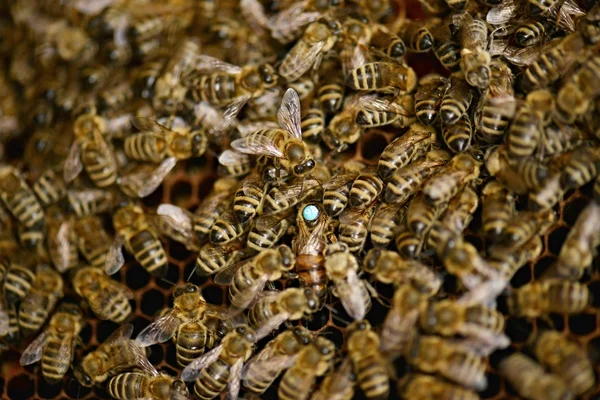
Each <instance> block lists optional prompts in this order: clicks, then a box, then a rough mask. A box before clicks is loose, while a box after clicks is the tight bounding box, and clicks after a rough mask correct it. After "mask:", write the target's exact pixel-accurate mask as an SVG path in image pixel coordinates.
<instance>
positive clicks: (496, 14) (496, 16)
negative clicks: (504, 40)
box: [486, 1, 519, 25]
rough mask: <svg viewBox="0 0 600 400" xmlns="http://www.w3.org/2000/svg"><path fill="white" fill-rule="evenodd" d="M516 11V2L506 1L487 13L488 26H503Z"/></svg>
mask: <svg viewBox="0 0 600 400" xmlns="http://www.w3.org/2000/svg"><path fill="white" fill-rule="evenodd" d="M518 11H519V3H518V2H516V1H506V2H503V3H502V4H500V5H499V6H497V7H493V8H492V9H491V10H490V11H488V13H487V17H486V20H487V23H488V24H490V25H505V24H507V23H508V22H509V21H510V20H511V19H513V18H514V17H515V16H516V15H517V13H518Z"/></svg>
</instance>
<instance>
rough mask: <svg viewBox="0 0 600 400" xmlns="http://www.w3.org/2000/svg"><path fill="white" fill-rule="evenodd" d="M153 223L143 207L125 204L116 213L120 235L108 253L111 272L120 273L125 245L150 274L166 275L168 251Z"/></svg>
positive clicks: (114, 221)
mask: <svg viewBox="0 0 600 400" xmlns="http://www.w3.org/2000/svg"><path fill="white" fill-rule="evenodd" d="M150 223H151V222H150V219H149V217H148V216H147V215H146V214H145V213H144V211H143V210H142V209H141V207H139V206H137V205H134V204H129V205H125V206H123V207H121V208H119V209H118V210H117V211H116V212H115V214H114V215H113V225H114V227H115V231H116V232H117V234H116V236H115V239H114V241H113V243H112V244H111V246H110V248H109V251H108V254H107V256H106V263H105V270H106V273H107V274H108V275H112V274H114V273H115V272H117V271H118V270H119V269H120V268H121V267H122V266H123V264H124V262H125V259H124V257H123V253H122V248H121V247H122V246H123V244H124V245H125V247H126V249H127V251H128V252H129V253H131V254H133V256H134V257H135V259H136V261H137V262H139V263H140V265H141V266H142V267H144V269H146V271H148V272H149V273H150V274H153V275H155V276H164V275H165V274H166V273H167V269H168V267H169V264H168V261H167V254H166V253H165V250H164V248H163V246H162V244H161V242H160V240H159V239H158V237H157V235H156V233H155V229H154V228H153V227H151V225H150Z"/></svg>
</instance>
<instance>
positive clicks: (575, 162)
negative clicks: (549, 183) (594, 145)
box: [560, 148, 598, 189]
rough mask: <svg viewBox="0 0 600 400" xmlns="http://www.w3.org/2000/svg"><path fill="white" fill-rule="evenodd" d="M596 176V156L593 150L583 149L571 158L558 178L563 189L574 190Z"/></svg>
mask: <svg viewBox="0 0 600 400" xmlns="http://www.w3.org/2000/svg"><path fill="white" fill-rule="evenodd" d="M597 175H598V156H597V155H596V150H595V149H588V148H583V149H581V150H579V151H576V152H575V154H573V156H572V157H571V159H570V160H569V162H568V163H567V165H566V166H565V168H564V170H563V171H562V176H561V178H560V183H561V185H562V187H563V189H575V188H578V187H581V186H583V185H585V184H586V183H588V182H590V181H591V180H592V179H594V177H596V176H597Z"/></svg>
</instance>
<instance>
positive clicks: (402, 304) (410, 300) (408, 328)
mask: <svg viewBox="0 0 600 400" xmlns="http://www.w3.org/2000/svg"><path fill="white" fill-rule="evenodd" d="M428 298H429V294H427V293H423V292H421V291H420V290H419V289H418V288H416V287H414V286H413V285H411V284H407V283H405V284H400V285H398V286H397V287H396V290H395V291H394V298H393V300H392V308H391V309H390V311H389V312H388V314H387V315H386V317H385V321H384V322H383V327H382V330H381V346H380V350H381V351H382V353H384V354H386V355H388V358H389V359H394V358H395V357H397V356H399V355H401V354H403V353H404V351H406V348H407V346H408V345H409V344H410V341H411V338H412V337H413V335H414V334H415V333H416V325H417V322H418V319H419V313H420V311H421V310H422V309H423V308H424V307H425V306H426V305H427V300H428Z"/></svg>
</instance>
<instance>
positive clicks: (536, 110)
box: [507, 90, 554, 159]
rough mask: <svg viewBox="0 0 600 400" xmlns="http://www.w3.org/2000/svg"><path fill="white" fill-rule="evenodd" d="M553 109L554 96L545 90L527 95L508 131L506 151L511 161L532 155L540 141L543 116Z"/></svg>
mask: <svg viewBox="0 0 600 400" xmlns="http://www.w3.org/2000/svg"><path fill="white" fill-rule="evenodd" d="M553 107H554V96H553V95H552V94H551V93H550V92H549V91H547V90H537V91H533V92H531V93H529V94H528V95H527V98H526V99H525V102H524V104H522V105H521V107H519V110H518V111H517V112H516V114H515V117H514V120H513V123H512V124H511V126H510V128H509V129H508V136H507V150H508V155H509V157H511V159H512V158H515V159H522V158H527V157H530V156H531V155H533V153H534V152H535V149H536V148H537V146H538V145H539V143H540V140H541V135H542V127H543V124H544V121H545V119H546V117H545V116H546V115H548V114H549V112H550V110H551V109H552V108H553Z"/></svg>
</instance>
